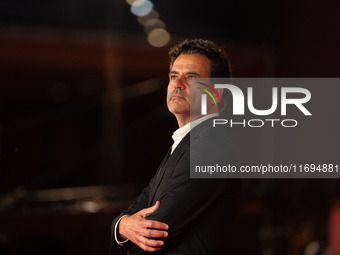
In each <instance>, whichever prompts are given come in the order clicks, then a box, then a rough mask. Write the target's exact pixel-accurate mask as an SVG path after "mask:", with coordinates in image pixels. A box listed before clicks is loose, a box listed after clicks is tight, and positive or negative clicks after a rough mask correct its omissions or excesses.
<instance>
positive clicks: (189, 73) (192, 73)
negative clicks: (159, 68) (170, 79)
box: [169, 71, 200, 76]
mask: <svg viewBox="0 0 340 255" xmlns="http://www.w3.org/2000/svg"><path fill="white" fill-rule="evenodd" d="M170 74H178V72H177V71H170V72H169V75H170ZM185 74H186V75H196V76H200V74H199V73H196V72H186V73H185Z"/></svg>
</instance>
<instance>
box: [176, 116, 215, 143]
mask: <svg viewBox="0 0 340 255" xmlns="http://www.w3.org/2000/svg"><path fill="white" fill-rule="evenodd" d="M216 116H218V113H212V114H209V115H206V116H204V117H201V118H199V119H197V120H194V121H193V122H190V123H188V124H186V125H185V126H183V127H180V128H179V129H177V130H176V131H175V132H174V133H173V135H172V139H173V140H174V141H175V142H180V141H181V140H182V139H183V138H184V136H186V135H187V134H188V133H189V132H190V130H191V129H193V128H194V127H196V126H197V125H199V124H201V123H202V122H203V121H205V120H207V119H210V118H213V117H216Z"/></svg>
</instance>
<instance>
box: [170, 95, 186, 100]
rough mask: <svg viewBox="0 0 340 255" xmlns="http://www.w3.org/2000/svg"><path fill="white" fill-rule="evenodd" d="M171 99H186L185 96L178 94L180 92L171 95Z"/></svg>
mask: <svg viewBox="0 0 340 255" xmlns="http://www.w3.org/2000/svg"><path fill="white" fill-rule="evenodd" d="M171 99H184V97H182V96H180V95H178V94H174V95H172V96H171Z"/></svg>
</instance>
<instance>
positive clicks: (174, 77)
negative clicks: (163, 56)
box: [169, 74, 177, 80]
mask: <svg viewBox="0 0 340 255" xmlns="http://www.w3.org/2000/svg"><path fill="white" fill-rule="evenodd" d="M169 78H170V80H175V79H177V75H174V74H172V75H170V77H169Z"/></svg>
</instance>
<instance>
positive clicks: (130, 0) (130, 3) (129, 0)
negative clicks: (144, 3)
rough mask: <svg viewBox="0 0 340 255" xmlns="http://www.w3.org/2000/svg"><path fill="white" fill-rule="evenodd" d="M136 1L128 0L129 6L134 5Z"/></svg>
mask: <svg viewBox="0 0 340 255" xmlns="http://www.w3.org/2000/svg"><path fill="white" fill-rule="evenodd" d="M135 1H136V0H126V2H127V3H128V4H129V5H132V4H133V3H134V2H135Z"/></svg>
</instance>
